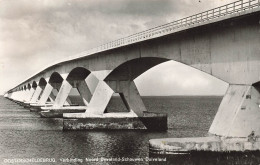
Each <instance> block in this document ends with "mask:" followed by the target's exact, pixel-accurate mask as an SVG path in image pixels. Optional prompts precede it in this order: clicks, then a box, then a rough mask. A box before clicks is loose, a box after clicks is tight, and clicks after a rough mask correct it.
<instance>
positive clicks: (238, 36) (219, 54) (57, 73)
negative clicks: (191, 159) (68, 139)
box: [5, 0, 260, 137]
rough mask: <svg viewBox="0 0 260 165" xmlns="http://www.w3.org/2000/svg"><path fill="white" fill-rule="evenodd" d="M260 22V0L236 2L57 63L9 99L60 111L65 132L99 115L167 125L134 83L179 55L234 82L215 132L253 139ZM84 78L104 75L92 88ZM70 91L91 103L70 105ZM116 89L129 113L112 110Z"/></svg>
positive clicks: (257, 120)
mask: <svg viewBox="0 0 260 165" xmlns="http://www.w3.org/2000/svg"><path fill="white" fill-rule="evenodd" d="M259 24H260V2H259V0H246V1H245V0H244V1H236V2H234V3H231V4H227V5H225V6H221V7H218V8H215V9H212V10H208V11H205V12H202V13H199V14H196V15H193V16H190V17H186V18H183V19H181V20H177V21H174V22H171V23H168V24H165V25H162V26H159V27H155V28H153V29H149V30H146V31H143V32H140V33H137V34H134V35H131V36H128V37H125V38H122V39H119V40H116V41H112V42H110V43H107V44H104V45H101V46H99V47H97V48H95V49H92V50H90V51H86V52H83V53H81V54H79V55H76V56H72V57H68V58H67V59H65V60H62V61H60V62H57V63H55V64H51V65H50V66H48V67H46V68H44V69H42V70H41V71H39V72H37V73H36V74H34V75H33V76H31V77H30V78H28V79H26V80H25V81H23V82H21V83H20V84H19V85H17V86H16V87H14V88H12V89H10V90H9V91H8V92H7V93H6V94H5V97H8V98H10V99H13V100H15V101H19V102H20V103H23V104H24V105H26V106H29V107H31V108H35V107H36V108H37V107H41V110H44V111H43V113H42V114H43V115H44V112H53V113H55V112H57V113H59V112H62V113H61V114H63V118H64V125H65V126H64V127H66V128H67V129H88V128H90V126H89V125H88V124H86V121H87V120H88V119H90V118H99V120H98V122H100V123H99V124H100V126H101V125H103V126H104V125H105V126H104V128H108V127H110V126H111V125H109V124H107V123H110V122H112V123H113V121H111V118H114V119H115V118H120V119H122V120H118V122H119V123H120V122H123V121H124V122H125V118H137V119H142V120H141V122H137V123H138V124H137V125H138V126H137V127H138V128H140V129H143V128H145V127H149V123H150V124H151V123H152V125H150V127H157V128H158V129H165V123H167V121H166V120H165V118H166V116H165V115H162V114H153V113H149V112H147V110H146V107H145V106H144V103H143V101H142V99H141V97H140V94H139V92H138V89H137V87H136V85H135V83H134V81H133V80H134V79H135V78H137V77H138V76H140V75H141V74H143V73H144V72H145V71H147V70H149V69H150V68H152V67H154V66H156V65H158V64H160V63H163V62H166V61H169V60H174V61H178V62H181V63H183V64H186V65H188V66H190V67H193V68H196V69H198V70H201V71H203V72H206V73H208V74H210V75H212V76H214V77H217V78H219V79H221V80H223V81H225V82H227V83H229V84H230V85H229V88H228V90H227V92H226V94H225V96H224V98H223V100H222V102H221V104H220V106H219V109H218V112H217V115H216V117H215V119H214V121H213V123H212V125H211V127H210V130H209V132H210V133H212V134H216V135H220V136H227V137H247V136H248V135H249V134H250V133H252V131H254V132H255V134H257V135H260V108H259V101H260V100H259V99H260V94H259V91H260V82H259V81H260V25H259ZM90 75H92V76H90ZM187 76H188V75H187ZM86 79H90V80H88V81H94V79H97V80H98V84H97V86H96V87H95V89H93V90H94V92H93V93H91V91H92V90H91V89H90V86H89V85H88V84H87V83H86ZM72 88H77V90H78V91H79V93H80V96H81V97H82V99H83V100H84V104H85V106H80V107H79V106H73V105H71V102H70V100H69V99H68V94H69V92H70V91H71V89H72ZM55 91H56V92H55ZM55 93H57V94H55ZM113 93H118V94H119V95H120V96H121V98H122V100H123V102H124V104H125V105H126V107H127V109H128V110H129V112H128V113H106V107H107V105H108V102H109V100H110V99H111V97H112V95H113ZM74 110H81V111H82V110H83V112H79V111H74ZM66 112H70V113H66ZM71 112H72V113H71ZM73 112H78V113H73ZM46 114H47V113H45V115H46ZM147 118H149V119H151V121H149V122H147V120H146V119H147ZM108 119H109V120H108ZM103 121H105V122H103ZM152 121H153V122H152ZM154 121H156V123H154ZM127 122H128V121H127ZM129 122H130V120H129ZM131 122H132V125H128V126H126V124H124V126H122V125H121V126H122V128H129V127H130V128H136V127H135V126H134V125H135V124H136V123H135V122H136V121H132V120H131ZM140 123H145V124H144V126H141V125H140ZM147 123H148V124H147ZM158 125H160V126H158ZM112 127H113V126H111V128H112Z"/></svg>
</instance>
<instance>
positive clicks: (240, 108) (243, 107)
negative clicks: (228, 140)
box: [209, 85, 260, 137]
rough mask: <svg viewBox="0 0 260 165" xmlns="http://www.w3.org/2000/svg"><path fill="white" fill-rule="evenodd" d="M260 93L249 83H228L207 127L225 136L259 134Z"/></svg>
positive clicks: (212, 131) (210, 130)
mask: <svg viewBox="0 0 260 165" xmlns="http://www.w3.org/2000/svg"><path fill="white" fill-rule="evenodd" d="M259 100H260V94H259V90H257V89H256V88H255V87H254V86H251V85H230V86H229V88H228V90H227V92H226V94H225V96H224V98H223V100H222V102H221V104H220V106H219V109H218V112H217V114H216V116H215V118H214V121H213V123H212V125H211V127H210V129H209V132H210V133H212V134H216V135H220V136H225V137H248V135H250V134H251V133H252V131H254V133H255V135H260V108H259Z"/></svg>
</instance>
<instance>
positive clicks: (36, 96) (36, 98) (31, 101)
mask: <svg viewBox="0 0 260 165" xmlns="http://www.w3.org/2000/svg"><path fill="white" fill-rule="evenodd" d="M41 92H42V87H40V86H37V88H36V90H35V92H34V94H33V96H32V98H31V100H30V103H36V101H37V100H38V98H39V96H40V94H41Z"/></svg>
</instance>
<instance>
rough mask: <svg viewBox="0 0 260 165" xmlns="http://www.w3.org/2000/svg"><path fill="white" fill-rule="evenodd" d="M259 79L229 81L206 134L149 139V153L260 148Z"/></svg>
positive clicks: (254, 149) (255, 149) (253, 149)
mask: <svg viewBox="0 0 260 165" xmlns="http://www.w3.org/2000/svg"><path fill="white" fill-rule="evenodd" d="M259 92H260V82H258V83H256V84H253V85H235V84H231V85H229V87H228V90H227V92H226V94H225V95H224V97H223V99H222V102H221V104H220V106H219V108H218V112H217V114H216V116H215V118H214V120H213V122H212V124H211V126H210V129H209V133H210V134H212V136H210V137H198V138H168V139H151V140H150V141H149V142H150V152H151V153H157V154H158V153H159V154H171V153H178V152H180V153H190V152H192V151H217V152H226V151H228V152H230V151H259V150H260V106H259V104H260V93H259Z"/></svg>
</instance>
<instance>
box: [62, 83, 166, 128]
mask: <svg viewBox="0 0 260 165" xmlns="http://www.w3.org/2000/svg"><path fill="white" fill-rule="evenodd" d="M114 93H119V94H120V97H121V99H122V100H123V102H124V104H125V106H126V108H127V109H128V111H129V112H117V113H106V109H107V105H108V103H109V101H110V99H111V98H112V95H113V94H114ZM63 118H64V119H63V129H64V130H88V129H142V130H156V131H165V130H167V115H166V114H157V113H152V112H147V110H146V108H145V106H144V104H143V101H142V99H141V97H140V94H139V92H138V90H137V88H136V86H135V84H134V82H133V81H107V82H105V81H102V80H99V83H98V85H97V87H96V89H95V92H94V94H93V97H92V99H91V100H90V103H89V105H88V107H87V109H86V112H85V113H64V114H63Z"/></svg>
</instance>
